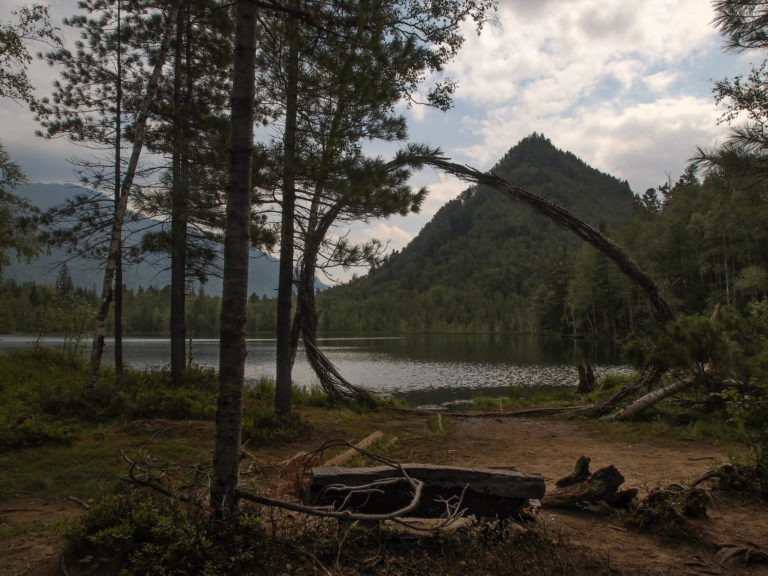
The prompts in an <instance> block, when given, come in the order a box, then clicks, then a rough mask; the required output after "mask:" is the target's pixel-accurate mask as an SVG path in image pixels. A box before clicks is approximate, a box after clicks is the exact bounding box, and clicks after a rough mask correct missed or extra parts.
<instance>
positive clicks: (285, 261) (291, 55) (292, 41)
mask: <svg viewBox="0 0 768 576" xmlns="http://www.w3.org/2000/svg"><path fill="white" fill-rule="evenodd" d="M292 4H293V5H292V7H293V8H298V1H294V2H293V3H292ZM286 18H287V24H286V30H287V36H288V43H289V46H288V62H287V70H286V108H285V133H284V135H283V203H282V219H281V228H280V273H279V274H280V276H279V281H278V289H277V358H276V369H275V412H276V413H277V415H278V416H280V417H286V416H288V415H289V414H290V413H291V387H292V378H293V377H292V372H293V362H294V360H295V358H296V346H295V344H294V343H293V340H294V339H293V338H292V332H293V331H292V330H291V302H292V299H293V269H294V267H293V253H294V248H293V246H294V217H295V214H294V213H295V206H296V115H297V111H298V83H299V49H298V23H297V22H296V19H295V18H294V17H293V16H290V15H286Z"/></svg>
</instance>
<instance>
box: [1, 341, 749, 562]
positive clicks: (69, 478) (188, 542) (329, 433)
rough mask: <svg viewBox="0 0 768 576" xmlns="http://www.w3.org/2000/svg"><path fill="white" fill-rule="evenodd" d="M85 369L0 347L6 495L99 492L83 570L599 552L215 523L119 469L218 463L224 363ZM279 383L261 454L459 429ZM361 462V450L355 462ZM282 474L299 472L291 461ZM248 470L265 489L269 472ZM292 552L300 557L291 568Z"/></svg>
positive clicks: (537, 538) (255, 518)
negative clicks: (284, 412)
mask: <svg viewBox="0 0 768 576" xmlns="http://www.w3.org/2000/svg"><path fill="white" fill-rule="evenodd" d="M85 370H86V367H85V366H84V364H83V363H82V361H80V360H78V359H77V358H69V357H66V356H65V355H61V354H58V353H56V352H45V351H32V352H24V353H16V354H13V355H4V356H0V406H2V408H0V430H1V431H0V500H11V499H25V498H39V499H51V500H62V499H64V498H66V497H68V496H72V497H75V498H79V499H81V500H84V501H91V500H93V503H94V505H93V506H92V508H93V509H94V510H93V511H92V512H90V513H89V514H88V515H87V516H86V519H85V520H83V522H82V523H78V524H76V525H75V526H74V527H71V528H70V532H69V535H70V538H71V539H72V542H73V549H72V551H71V556H70V558H71V559H73V561H74V559H83V558H85V559H87V562H86V563H85V564H84V565H82V566H80V568H82V569H84V570H86V571H87V572H88V573H90V574H108V573H116V572H117V571H118V569H119V568H124V569H125V570H127V571H128V572H133V573H144V572H142V570H144V571H145V572H146V571H147V570H149V568H148V567H149V566H152V567H153V568H152V570H154V572H153V573H159V572H162V571H163V570H165V571H167V572H172V571H173V568H174V567H178V566H180V565H183V563H184V562H186V561H188V560H190V559H199V556H200V552H199V551H204V552H205V553H206V554H207V556H206V557H205V559H204V560H201V561H204V562H207V563H209V564H208V567H209V568H210V573H239V574H265V573H281V572H289V573H307V574H310V573H313V572H314V571H319V572H325V570H324V569H323V567H325V568H329V569H330V570H331V571H332V572H333V573H344V574H352V575H353V576H354V575H355V574H363V573H374V574H375V573H382V574H383V573H430V572H435V571H436V570H439V571H441V573H445V574H470V575H472V574H484V573H500V572H499V571H500V570H501V571H502V572H503V567H507V568H508V567H509V566H516V569H517V573H519V574H541V573H572V572H573V570H572V569H573V563H574V562H577V563H578V562H582V561H584V562H587V560H588V561H589V562H593V561H594V559H587V560H585V559H584V558H583V557H581V556H579V553H578V552H574V551H573V550H567V547H566V548H564V547H563V546H562V545H558V546H555V545H553V544H552V542H551V540H550V539H549V538H548V537H547V535H546V534H543V533H541V532H535V533H529V534H528V535H519V534H516V533H514V531H512V532H509V531H507V532H504V531H503V530H502V531H499V532H496V531H493V530H489V529H485V530H472V531H469V532H467V533H461V534H457V535H452V536H445V537H439V538H435V539H430V540H428V541H427V540H421V541H420V544H419V545H418V546H413V545H403V544H402V543H401V542H400V543H398V542H396V541H394V540H392V539H388V538H387V537H386V536H385V535H383V534H382V533H379V532H373V533H372V532H367V531H359V530H357V528H354V527H352V526H346V525H341V524H338V523H335V522H314V521H313V522H312V523H309V524H306V525H305V524H304V520H303V519H300V518H299V519H297V518H294V517H292V516H290V515H281V514H280V513H276V512H274V511H272V510H264V509H251V510H250V512H249V513H248V514H246V515H245V516H244V517H243V524H242V525H241V526H238V527H237V529H238V530H239V532H235V533H231V532H227V533H226V534H220V533H214V531H212V528H211V525H210V524H211V523H210V522H209V521H208V519H207V517H206V516H205V515H204V514H201V513H200V512H199V511H195V510H192V509H186V508H182V507H180V506H179V505H178V504H173V503H171V502H168V501H165V500H162V499H158V497H157V496H154V497H149V496H148V495H147V494H146V493H144V492H142V491H139V490H136V489H128V488H127V487H126V484H125V483H124V482H122V481H121V480H120V478H121V477H124V476H125V475H126V474H127V473H128V468H129V467H128V464H127V463H126V461H125V460H124V459H123V458H122V456H121V451H122V452H123V453H124V454H125V455H126V456H128V457H129V458H131V459H134V460H148V459H151V461H152V462H153V463H156V464H158V465H163V464H165V463H177V464H178V463H186V464H199V465H202V466H208V465H210V463H211V460H212V446H213V437H214V428H213V422H212V421H211V415H212V413H213V411H212V410H213V407H214V402H215V394H216V375H215V373H214V372H213V371H210V370H202V369H195V368H193V369H192V370H190V371H189V373H188V374H187V375H186V377H187V379H188V380H187V382H188V383H186V384H185V386H184V387H183V388H176V387H174V386H173V384H172V382H171V380H170V375H169V373H168V372H167V371H162V370H153V371H149V372H134V371H127V372H126V375H125V376H124V378H123V381H122V383H121V385H120V388H119V389H118V388H116V387H115V386H114V385H113V384H112V383H111V379H112V376H113V375H112V374H111V373H110V372H108V371H107V372H105V373H104V375H103V378H102V381H101V383H100V386H99V395H98V396H97V397H96V399H95V400H94V399H89V400H84V397H83V395H82V383H83V382H84V381H85ZM6 375H8V377H5V376H6ZM620 385H621V382H620V381H616V382H612V383H610V384H608V383H607V384H606V386H604V390H603V392H602V393H603V394H606V393H608V392H609V391H610V389H613V388H616V387H618V386H620ZM273 394H274V386H273V384H272V383H271V382H269V381H266V380H265V381H261V382H259V383H258V384H257V385H256V386H254V387H253V388H250V389H248V390H247V391H246V394H245V399H244V422H245V428H246V437H247V438H250V443H249V445H248V448H249V450H252V451H254V452H255V453H256V456H257V458H258V459H259V460H263V461H264V462H273V461H278V460H281V459H284V458H285V457H286V456H289V455H291V454H295V453H296V452H298V451H299V450H306V449H311V448H316V447H317V440H316V439H317V438H334V437H336V438H345V439H347V440H350V441H357V440H360V439H362V438H363V437H365V436H367V435H368V434H370V433H371V432H372V431H373V430H384V431H386V432H387V433H386V434H385V436H384V438H383V439H381V440H380V441H379V442H378V443H377V444H374V445H373V446H372V447H371V450H372V451H374V452H378V453H382V452H383V453H385V454H386V455H389V456H391V457H392V458H395V459H399V460H401V461H420V460H421V461H425V460H426V461H432V462H436V463H439V462H443V461H446V462H448V461H450V456H449V454H448V453H449V452H450V450H449V448H451V440H450V439H451V435H452V434H453V428H452V425H451V419H450V418H449V417H447V416H446V415H440V416H438V415H433V416H430V417H429V418H427V419H421V420H418V421H417V419H414V418H411V419H407V418H404V417H403V420H402V421H400V420H398V418H401V416H400V415H399V413H398V412H393V411H388V410H374V411H365V410H363V409H361V408H360V407H359V406H356V405H354V404H352V403H348V402H339V403H336V404H334V405H331V403H330V402H329V401H328V398H327V397H326V396H325V395H324V394H323V393H322V392H321V391H320V390H318V389H313V390H301V389H298V390H295V391H294V398H293V400H294V406H295V415H294V416H293V418H292V420H290V421H288V422H286V421H278V420H276V419H275V418H274V415H273V414H272V411H271V403H272V399H273ZM689 399H690V400H695V397H691V398H689ZM683 400H687V399H686V398H683ZM578 401H579V398H578V397H577V396H576V394H575V390H574V389H573V388H572V387H551V388H549V389H546V390H542V389H540V388H538V389H526V388H515V389H510V394H509V396H508V397H504V398H502V399H501V400H500V399H498V398H478V399H477V400H476V408H477V409H487V410H498V409H499V403H501V407H502V408H503V409H504V410H505V411H507V410H516V409H523V408H526V407H530V406H534V405H547V406H551V405H561V404H564V403H574V402H578ZM581 401H583V402H586V401H591V398H590V399H587V400H584V399H582V400H581ZM20 416H23V417H20ZM580 425H582V426H585V427H587V428H589V429H591V430H593V431H594V432H595V433H599V434H601V435H604V436H606V437H611V438H612V439H614V440H618V441H622V440H623V441H627V442H651V441H652V442H659V443H673V442H681V441H706V442H720V443H721V445H722V443H724V442H734V443H735V442H739V441H740V439H742V438H743V433H742V432H740V431H739V430H738V427H736V426H734V425H733V422H731V421H729V417H728V413H727V412H726V411H725V410H724V409H721V410H713V409H709V408H706V407H705V406H704V405H702V404H699V403H696V402H687V403H685V404H675V403H673V402H670V401H667V402H664V403H660V404H659V405H657V407H655V408H654V410H652V411H650V412H648V413H647V414H645V415H643V418H642V419H638V420H636V421H632V422H618V423H605V422H600V421H594V420H588V421H583V422H582V423H581V424H580ZM25 426H26V427H25ZM9 430H11V431H13V434H14V435H11V434H10V432H9ZM393 431H396V433H397V435H398V437H399V438H400V440H399V441H398V442H397V443H392V434H393V433H395V432H393ZM14 438H23V439H24V441H23V442H19V441H18V440H15V439H14ZM9 439H11V440H9ZM2 442H5V444H2ZM363 463H365V461H364V459H362V458H358V459H357V460H356V461H355V462H354V463H353V465H354V464H363ZM275 474H278V472H275ZM282 480H283V481H284V482H289V481H292V480H293V476H292V477H291V478H290V479H287V478H282ZM254 481H255V482H258V483H259V486H260V489H262V488H264V489H267V486H266V485H263V483H264V479H263V478H262V477H260V476H259V477H256V478H254ZM60 529H61V524H57V523H45V522H40V521H29V522H26V523H24V524H21V523H16V524H14V523H13V522H10V523H5V524H3V525H2V526H0V538H3V539H7V538H12V537H14V536H18V535H22V534H35V533H39V532H45V531H57V530H60ZM225 536H226V538H225ZM227 538H228V539H227ZM384 558H386V561H385V560H384ZM190 561H191V560H190ZM536 562H538V564H536ZM174 563H176V564H174ZM179 563H181V564H179ZM286 564H290V565H291V566H292V568H291V569H286V567H285V566H286ZM591 565H592V566H594V565H595V564H591ZM118 566H119V568H117V569H116V567H118ZM70 567H71V568H72V569H71V570H70V573H78V567H77V563H76V562H75V563H74V564H70ZM602 567H603V568H605V566H604V565H602ZM377 570H378V571H379V572H377ZM598 571H599V570H598ZM146 573H149V572H146Z"/></svg>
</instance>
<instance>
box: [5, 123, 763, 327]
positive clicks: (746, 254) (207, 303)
mask: <svg viewBox="0 0 768 576" xmlns="http://www.w3.org/2000/svg"><path fill="white" fill-rule="evenodd" d="M694 168H695V166H691V167H690V168H689V170H687V171H686V173H685V174H683V175H681V176H680V177H679V178H678V179H677V181H675V182H664V183H661V184H660V185H659V186H658V188H656V189H649V190H647V191H645V193H644V194H642V195H637V194H633V192H632V191H631V190H630V189H629V186H628V184H627V183H626V182H623V181H619V180H617V179H616V178H614V177H612V176H610V175H607V174H603V173H601V172H599V171H597V170H595V169H593V168H590V167H589V166H587V165H586V164H585V163H584V162H583V161H581V160H580V159H578V158H577V157H576V156H574V155H573V154H571V153H568V152H564V151H562V150H558V149H557V148H555V147H554V146H553V145H552V144H551V142H550V141H549V140H548V139H547V138H546V137H545V136H544V135H540V134H533V135H531V136H529V137H527V138H525V139H524V140H523V141H521V142H520V143H519V144H517V145H516V146H514V147H513V148H511V149H510V150H509V152H508V153H507V154H506V155H505V156H504V158H502V159H501V160H500V161H499V163H498V164H497V165H496V166H495V167H494V171H495V172H497V173H498V174H500V175H503V176H504V177H505V178H506V179H507V180H509V181H511V182H515V183H518V184H519V185H520V186H523V187H525V188H527V189H529V190H531V191H532V192H535V193H538V194H539V195H541V196H543V197H545V198H548V199H551V200H554V201H556V202H557V203H559V204H561V205H563V206H565V207H566V208H568V209H569V210H571V211H572V212H573V213H575V214H576V215H578V216H580V217H582V218H583V219H584V220H586V221H587V222H589V223H591V224H592V225H593V226H595V227H598V228H599V229H600V230H602V231H604V232H606V233H607V234H609V235H610V236H611V237H613V238H615V239H616V240H617V241H618V242H619V244H620V245H622V246H623V247H624V248H625V249H626V250H627V251H628V253H629V254H630V255H631V256H632V257H633V258H634V259H635V260H636V261H637V262H638V264H640V266H641V267H642V268H643V269H644V270H646V271H648V272H649V273H650V274H651V276H652V277H654V278H655V279H656V281H657V282H658V283H659V284H660V285H661V286H662V288H663V291H664V294H665V296H666V297H667V298H668V299H669V300H670V301H671V302H672V303H673V305H674V307H675V309H676V310H678V311H679V312H681V313H685V314H699V313H701V314H705V313H709V312H711V310H712V309H713V308H714V306H715V305H717V304H718V303H719V304H721V305H734V306H736V307H737V308H742V309H743V308H744V307H745V306H746V305H747V304H749V303H750V302H752V301H753V300H756V299H757V300H760V299H762V298H764V297H765V295H766V293H767V292H768V272H767V270H768V237H767V236H768V202H767V201H766V196H765V192H764V190H763V189H762V184H761V181H760V179H759V178H758V177H756V176H754V177H750V176H748V175H746V176H745V175H743V174H742V172H741V171H740V169H739V166H738V165H735V166H732V167H725V168H723V169H722V170H719V171H717V172H714V171H710V172H705V171H700V172H699V173H697V172H696V171H695V170H694ZM701 172H703V175H699V174H700V173H701ZM64 273H65V275H66V270H64ZM70 283H71V281H70ZM68 285H69V284H68V283H67V282H66V280H64V281H62V280H61V279H59V280H58V281H57V283H56V286H54V287H46V286H44V285H43V286H39V285H35V284H34V283H30V282H25V283H16V282H14V281H8V280H6V281H5V282H4V283H3V287H2V290H3V297H2V300H0V302H1V304H0V332H3V333H8V334H10V333H37V332H38V331H39V330H41V329H45V330H47V331H48V332H49V333H62V332H65V331H66V330H67V324H65V323H64V322H65V320H63V319H62V318H61V313H60V312H57V313H54V310H56V309H57V306H56V302H55V301H54V300H52V299H55V298H56V297H59V298H60V297H61V296H60V295H59V296H57V295H58V294H60V293H61V291H62V290H65V291H66V290H67V288H66V287H67V286H68ZM72 289H74V287H72ZM77 296H78V298H81V299H83V301H84V302H89V303H90V305H91V306H93V303H94V301H95V299H96V295H95V294H94V293H93V292H92V291H90V290H86V289H85V288H82V287H78V288H77ZM187 298H188V307H187V324H188V327H189V330H190V332H191V333H193V334H195V335H196V336H199V337H214V336H216V334H217V333H218V326H219V325H218V315H219V307H220V298H219V296H217V295H208V294H206V292H205V290H204V288H203V289H198V290H197V291H196V292H193V293H191V294H189V295H188V296H187ZM169 301H170V294H169V288H168V287H165V288H157V287H153V286H149V287H146V288H143V287H139V288H138V289H136V290H133V289H126V290H125V302H126V305H125V312H124V315H125V316H124V329H125V333H126V334H127V335H136V336H139V335H167V334H168V331H169V322H170V316H169V310H170V306H169ZM275 306H276V301H275V300H274V299H273V298H268V297H267V296H266V295H264V294H262V295H258V294H256V293H252V294H251V295H250V297H249V299H248V322H247V331H248V334H251V335H256V334H265V333H271V332H274V329H275V322H276V315H275V310H274V309H275ZM318 312H319V329H320V331H321V333H326V334H331V333H376V332H387V333H400V332H500V333H509V332H527V333H550V334H555V335H563V336H577V337H597V338H615V339H623V338H625V337H626V336H628V335H629V334H631V333H632V331H633V330H635V329H643V328H647V327H648V322H649V320H650V316H649V309H648V305H647V303H646V302H645V300H644V298H643V296H642V294H641V293H639V291H638V290H637V288H636V287H634V286H633V285H632V284H631V282H629V281H628V280H627V279H626V278H625V277H624V276H623V275H622V274H621V273H620V272H619V270H618V269H617V268H616V266H615V265H614V264H613V263H611V262H610V261H609V260H608V259H607V258H606V257H605V256H602V255H601V254H599V253H598V252H597V251H596V250H594V249H592V248H590V247H589V246H586V245H585V244H584V243H583V242H581V241H580V240H579V239H577V238H575V237H574V236H572V235H571V234H569V233H568V232H565V231H563V230H561V229H559V228H558V227H557V226H556V225H555V224H554V223H552V222H551V221H549V220H548V219H546V218H544V217H542V216H539V215H537V214H535V213H533V211H532V210H531V209H530V208H528V207H526V206H523V205H521V204H518V203H515V202H512V201H510V200H509V199H507V198H505V197H503V196H502V195H501V194H500V193H498V192H496V191H494V190H491V189H488V188H485V187H482V186H480V187H469V188H467V189H466V190H465V191H464V192H463V193H462V194H461V195H460V196H459V197H458V198H456V199H454V200H452V201H450V202H448V203H447V204H446V205H445V206H443V207H442V208H441V209H440V210H439V211H438V213H437V214H436V215H435V216H434V217H433V219H432V220H431V221H430V222H429V223H428V224H427V225H426V226H425V227H424V229H423V230H422V231H421V232H420V233H419V235H418V236H417V237H416V238H415V239H414V240H413V241H412V242H411V243H410V244H409V245H408V246H407V247H406V248H404V249H403V250H402V251H401V252H395V253H393V254H392V255H390V256H389V257H388V258H386V259H385V260H384V262H382V263H381V264H380V265H378V266H377V267H376V268H375V269H373V270H372V271H371V272H370V273H369V274H367V275H366V276H364V277H361V278H355V279H354V280H352V281H351V282H349V283H348V284H346V285H342V286H337V287H334V288H332V289H329V290H326V291H323V292H321V293H319V294H318ZM57 318H58V319H57ZM69 325H70V326H71V325H72V324H71V323H70V324H69ZM87 325H88V319H87V317H86V318H85V320H84V322H83V327H86V326H87ZM110 326H111V321H110Z"/></svg>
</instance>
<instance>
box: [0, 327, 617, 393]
mask: <svg viewBox="0 0 768 576" xmlns="http://www.w3.org/2000/svg"><path fill="white" fill-rule="evenodd" d="M34 342H35V338H33V337H28V338H24V337H17V336H4V337H0V350H3V349H11V348H19V347H25V346H32V345H34ZM46 344H47V345H50V346H60V345H61V339H56V338H49V339H47V340H46ZM319 344H320V347H321V349H322V350H323V351H324V352H325V353H326V354H327V355H328V357H329V358H330V360H331V361H332V362H333V363H334V364H336V366H338V367H339V369H340V370H341V372H342V374H344V376H345V377H346V378H347V379H348V380H349V381H351V382H353V383H355V384H359V385H363V386H366V387H368V388H370V389H372V390H374V391H376V392H378V393H380V394H383V395H395V396H399V397H402V398H404V399H405V400H406V401H407V402H408V404H409V405H424V404H444V403H450V402H460V401H465V400H469V399H471V398H472V397H473V396H475V395H477V394H478V393H480V392H482V393H484V394H505V393H506V392H507V391H508V390H509V387H510V386H551V385H572V384H575V383H576V382H577V373H576V369H575V367H574V366H575V364H577V363H579V362H581V361H582V360H583V359H587V360H588V361H589V362H590V363H591V364H593V365H594V366H595V372H596V373H597V374H598V375H601V374H604V373H606V372H627V371H629V368H628V367H627V366H624V365H622V363H621V362H620V361H619V360H618V356H617V352H616V350H615V349H612V348H611V346H609V345H597V344H593V343H586V342H572V341H562V340H552V339H546V338H537V337H532V336H518V335H512V336H505V335H488V334H481V335H456V336H453V335H435V334H429V335H413V336H397V337H379V338H323V339H321V340H320V342H319ZM123 349H124V355H125V360H126V363H127V364H129V365H131V366H133V367H135V368H138V369H144V368H150V367H157V366H166V365H168V364H169V362H170V343H169V341H168V340H167V339H155V338H127V339H125V340H124V341H123ZM247 349H248V356H247V358H246V366H245V375H246V378H247V379H248V380H249V381H251V382H255V381H257V380H258V379H259V378H262V377H269V378H274V374H275V353H276V345H275V342H274V340H271V339H253V340H248V342H247ZM113 350H114V348H113V344H112V342H111V341H110V340H107V342H106V346H105V350H104V361H105V362H106V363H109V362H111V360H112V355H113V353H114V352H113ZM218 354H219V344H218V341H217V340H213V339H211V340H194V341H193V343H192V357H193V360H194V362H196V363H197V364H201V365H204V366H212V367H218ZM294 380H295V382H296V384H297V385H301V386H312V385H315V384H317V380H316V378H315V376H314V374H313V373H312V370H311V368H310V367H309V364H308V363H307V361H306V358H305V356H304V353H303V350H301V349H300V350H299V353H298V354H297V359H296V365H295V369H294Z"/></svg>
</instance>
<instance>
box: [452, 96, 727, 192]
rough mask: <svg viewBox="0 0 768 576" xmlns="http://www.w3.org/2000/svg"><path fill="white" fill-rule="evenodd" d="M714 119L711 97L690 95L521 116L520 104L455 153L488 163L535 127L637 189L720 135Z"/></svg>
mask: <svg viewBox="0 0 768 576" xmlns="http://www.w3.org/2000/svg"><path fill="white" fill-rule="evenodd" d="M716 117H717V110H716V109H715V106H714V104H713V102H712V101H711V99H709V98H697V97H694V96H680V97H674V98H673V97H669V98H662V99H658V100H655V101H652V102H637V103H632V104H624V103H617V102H604V103H601V104H599V105H593V106H583V107H580V108H577V109H575V110H573V111H571V113H570V114H569V115H567V116H566V115H563V116H549V117H548V116H543V115H537V114H528V115H526V114H523V111H522V110H521V108H520V107H509V108H503V109H497V110H496V111H494V112H492V113H490V114H489V115H488V117H487V118H486V119H484V120H482V121H479V122H478V123H477V124H476V127H475V130H476V131H477V133H478V134H479V136H480V140H481V143H480V144H476V145H473V146H470V147H467V148H463V149H461V148H460V149H459V150H458V152H459V153H460V154H462V155H465V156H466V157H468V158H470V159H471V160H472V162H474V163H475V164H477V165H480V166H485V167H488V166H490V165H491V164H493V163H494V162H495V161H497V160H498V158H500V157H501V156H502V155H503V154H504V152H506V151H507V150H508V149H509V147H510V140H512V142H513V143H514V142H517V141H519V140H520V139H521V138H523V137H525V136H527V135H528V134H530V133H532V132H534V131H538V132H542V133H544V134H545V135H546V136H547V137H549V138H550V140H552V142H553V144H555V145H556V146H558V147H559V148H562V149H565V150H568V151H570V152H573V153H574V154H576V155H577V156H579V157H580V158H581V159H582V160H584V161H585V162H587V163H588V164H590V165H592V166H594V167H595V168H598V169H599V170H602V171H603V172H607V173H609V174H612V175H614V176H616V177H618V178H622V179H627V180H628V181H629V183H630V185H631V187H632V189H633V190H634V191H635V192H636V193H638V192H639V193H642V192H643V191H644V190H646V189H647V188H648V187H652V186H656V185H658V184H660V183H662V182H663V181H664V180H666V176H665V175H666V173H668V172H669V173H671V174H672V175H673V177H674V176H677V175H679V174H680V173H682V171H683V169H684V168H685V166H686V165H687V163H688V159H689V158H691V157H692V156H693V155H694V153H695V151H696V150H695V147H696V145H702V146H709V145H712V144H714V142H715V141H716V140H717V139H718V137H721V136H722V135H723V133H724V130H725V128H724V127H722V126H718V125H717V123H716ZM521 118H522V120H521Z"/></svg>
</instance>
